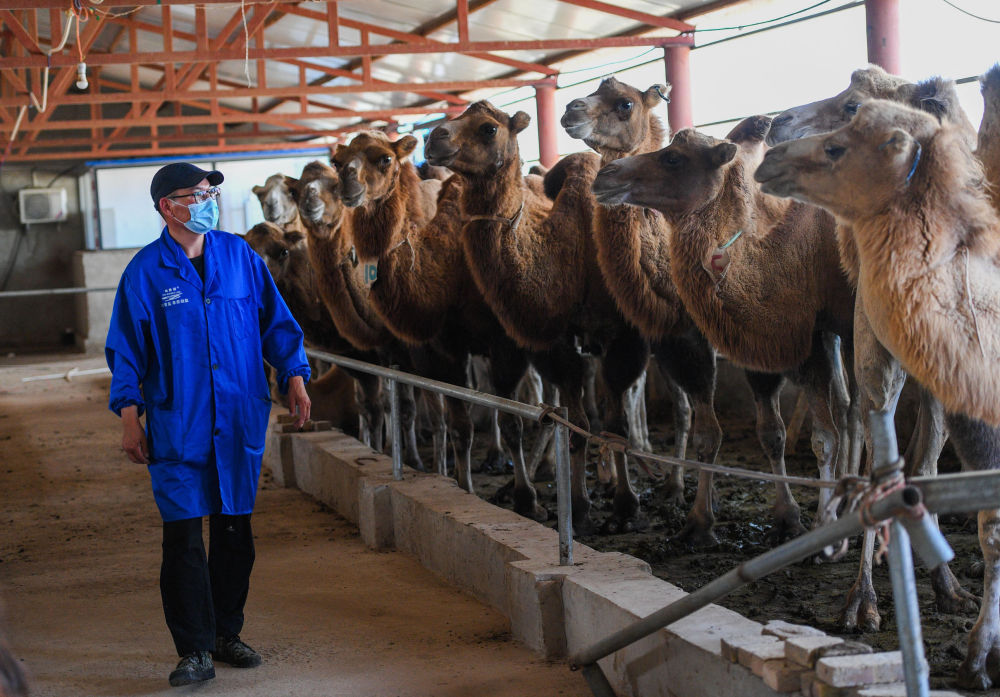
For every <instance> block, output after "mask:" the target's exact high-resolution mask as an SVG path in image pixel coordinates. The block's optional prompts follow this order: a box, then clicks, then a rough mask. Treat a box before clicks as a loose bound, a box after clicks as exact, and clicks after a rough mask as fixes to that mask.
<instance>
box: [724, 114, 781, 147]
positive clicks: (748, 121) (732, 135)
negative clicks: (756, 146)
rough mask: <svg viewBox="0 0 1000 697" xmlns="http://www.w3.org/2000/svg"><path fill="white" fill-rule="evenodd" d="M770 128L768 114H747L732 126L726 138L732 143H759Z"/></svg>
mask: <svg viewBox="0 0 1000 697" xmlns="http://www.w3.org/2000/svg"><path fill="white" fill-rule="evenodd" d="M770 130H771V117H770V116H764V115H763V114H760V115H757V116H748V117H747V118H745V119H743V120H742V121H740V122H739V123H738V124H736V125H735V126H734V127H733V130H731V131H730V132H729V134H728V135H727V136H726V139H727V140H731V141H733V142H734V143H759V142H761V141H763V140H764V139H765V138H766V137H767V134H768V132H769V131H770Z"/></svg>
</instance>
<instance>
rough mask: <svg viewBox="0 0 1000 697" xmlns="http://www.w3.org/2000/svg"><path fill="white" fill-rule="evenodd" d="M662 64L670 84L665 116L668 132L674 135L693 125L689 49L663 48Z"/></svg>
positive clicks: (687, 47) (684, 47)
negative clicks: (668, 126)
mask: <svg viewBox="0 0 1000 697" xmlns="http://www.w3.org/2000/svg"><path fill="white" fill-rule="evenodd" d="M663 62H664V64H665V68H666V77H667V82H669V83H670V104H668V105H667V116H668V117H669V119H670V130H671V131H673V132H674V133H676V132H677V131H679V130H681V129H682V128H688V127H689V126H693V125H694V107H693V101H692V99H691V47H690V46H664V47H663Z"/></svg>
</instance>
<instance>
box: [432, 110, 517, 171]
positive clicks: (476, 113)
mask: <svg viewBox="0 0 1000 697" xmlns="http://www.w3.org/2000/svg"><path fill="white" fill-rule="evenodd" d="M529 123H531V117H530V116H528V115H527V114H526V113H524V112H523V111H519V112H517V113H516V114H514V115H513V116H509V115H507V114H506V113H505V112H503V111H500V110H499V109H497V108H496V107H495V106H493V105H492V104H490V103H489V102H487V101H480V102H475V103H474V104H472V105H471V106H469V108H468V109H466V110H465V111H464V112H463V113H462V115H461V116H458V117H456V118H454V119H452V120H451V121H448V122H446V123H443V124H441V125H440V126H438V127H437V128H435V129H434V130H433V131H431V134H430V136H429V137H428V138H427V147H426V149H425V151H424V152H425V154H426V155H427V161H428V162H430V163H431V164H432V165H439V166H442V167H448V168H449V169H451V170H452V171H455V172H459V173H460V174H463V175H466V176H480V177H489V176H493V175H494V174H496V173H497V172H499V171H500V170H502V169H503V168H504V166H505V165H507V164H509V163H510V162H512V161H513V162H514V163H515V164H517V165H518V166H519V163H520V158H521V156H520V151H519V150H518V146H517V134H518V133H520V132H521V131H523V130H524V129H525V128H527V126H528V124H529Z"/></svg>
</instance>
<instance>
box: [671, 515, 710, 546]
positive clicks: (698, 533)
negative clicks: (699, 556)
mask: <svg viewBox="0 0 1000 697" xmlns="http://www.w3.org/2000/svg"><path fill="white" fill-rule="evenodd" d="M670 541H671V542H676V543H678V544H682V545H686V546H688V547H693V548H694V549H707V548H709V547H717V546H718V544H719V538H717V537H716V536H715V533H714V532H713V531H712V528H711V527H707V528H706V527H705V526H704V525H701V524H699V523H697V522H695V521H688V523H687V524H686V525H685V526H684V528H683V529H682V530H681V531H680V532H679V533H677V534H676V535H674V536H673V537H672V538H671V539H670Z"/></svg>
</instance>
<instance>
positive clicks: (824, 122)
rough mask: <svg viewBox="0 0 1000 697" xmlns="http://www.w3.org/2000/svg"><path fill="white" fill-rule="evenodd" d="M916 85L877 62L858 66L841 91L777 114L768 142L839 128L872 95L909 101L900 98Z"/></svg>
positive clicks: (774, 142)
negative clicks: (866, 65)
mask: <svg viewBox="0 0 1000 697" xmlns="http://www.w3.org/2000/svg"><path fill="white" fill-rule="evenodd" d="M913 86H914V85H913V83H910V82H908V81H907V80H905V79H904V78H901V77H898V76H896V75H891V74H889V73H887V72H886V71H885V70H883V69H882V68H880V67H879V66H877V65H869V66H868V67H866V68H861V69H859V70H855V71H854V72H853V73H852V74H851V84H850V85H848V86H847V89H846V90H844V91H843V92H841V93H840V94H838V95H836V96H834V97H830V98H829V99H821V100H819V101H818V102H812V103H810V104H803V105H802V106H797V107H793V108H791V109H788V110H787V111H784V112H782V113H780V114H778V115H777V116H775V117H774V123H773V124H772V126H771V134H770V135H769V136H768V142H769V143H770V144H771V145H774V144H776V143H784V142H785V141H787V140H795V139H796V138H802V137H804V136H811V135H816V134H817V133H828V132H829V131H833V130H836V129H838V128H840V127H841V126H843V125H844V124H846V123H847V122H848V121H850V120H851V118H852V117H853V116H854V115H855V114H856V113H857V112H858V107H859V106H860V105H861V104H862V103H863V102H866V101H868V100H870V99H892V100H896V101H905V100H903V99H900V98H899V94H900V91H901V90H906V89H907V88H912V87H913Z"/></svg>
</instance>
